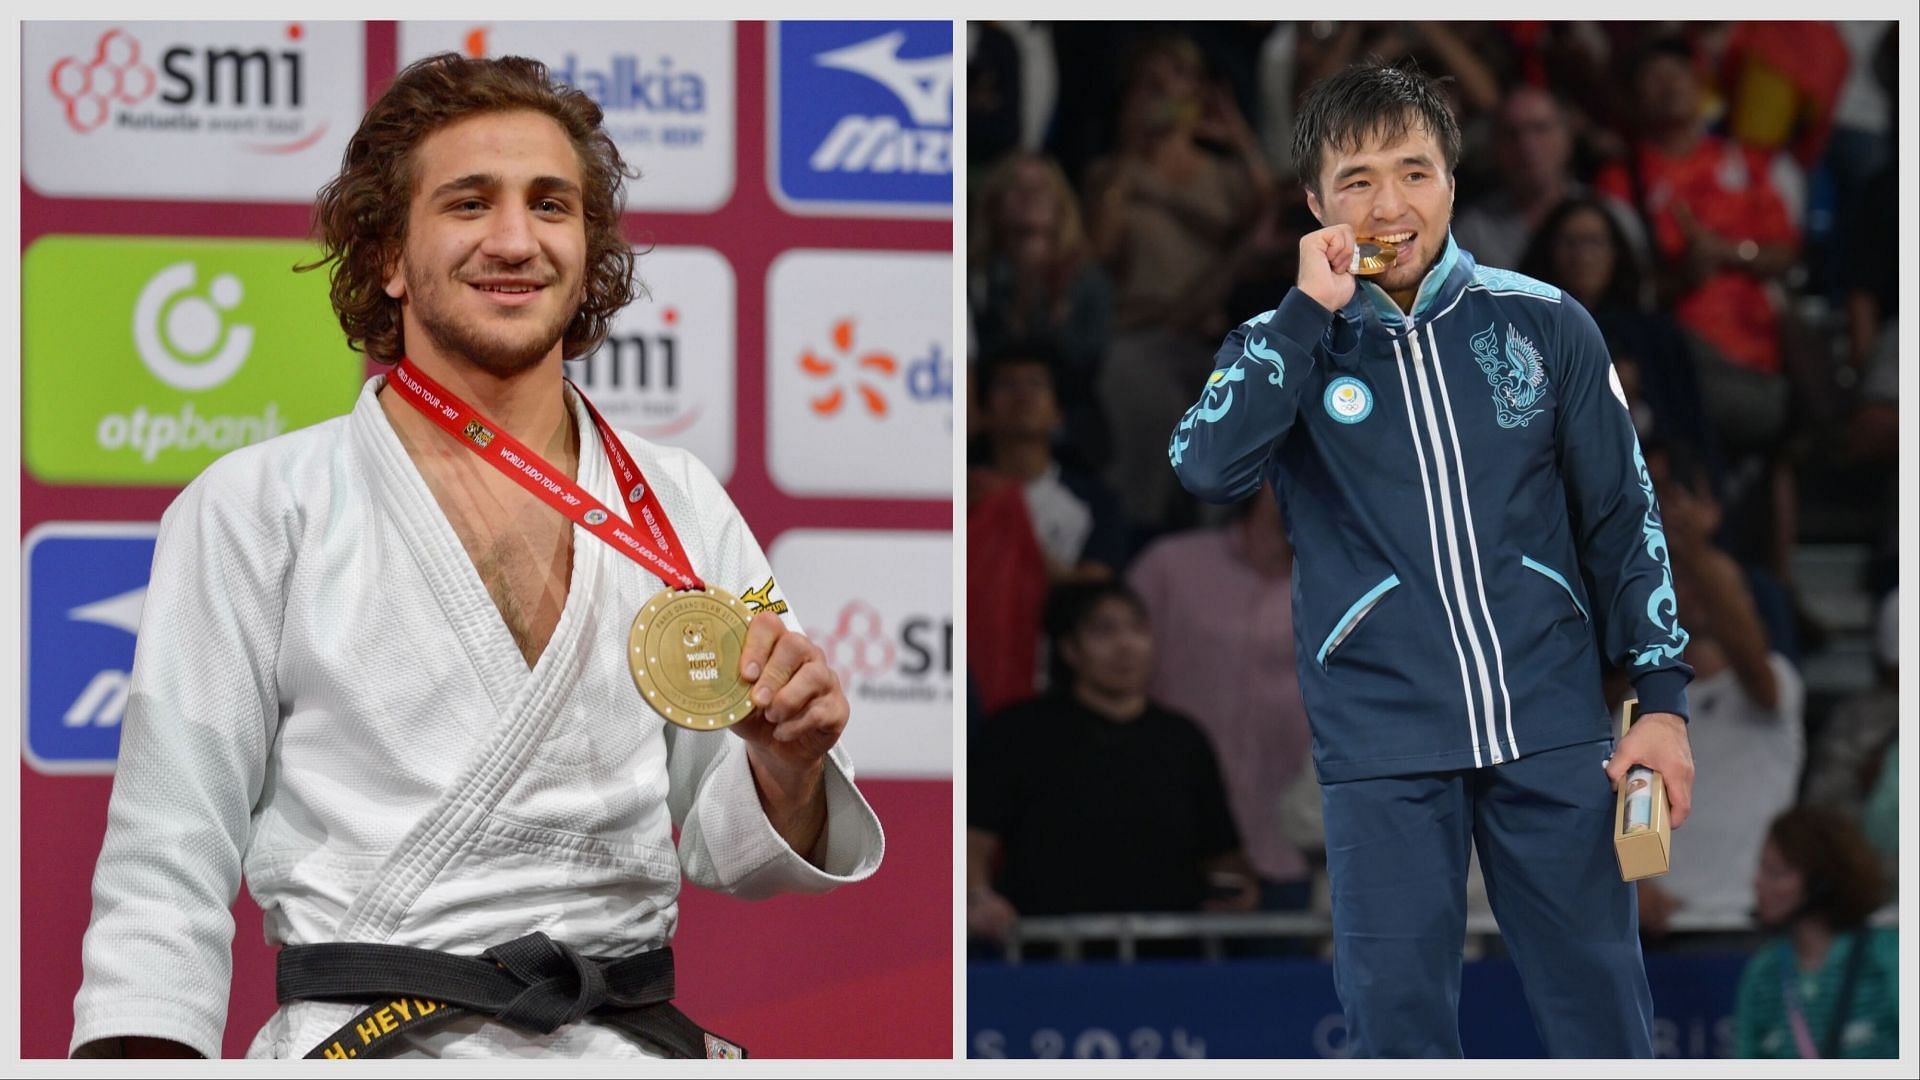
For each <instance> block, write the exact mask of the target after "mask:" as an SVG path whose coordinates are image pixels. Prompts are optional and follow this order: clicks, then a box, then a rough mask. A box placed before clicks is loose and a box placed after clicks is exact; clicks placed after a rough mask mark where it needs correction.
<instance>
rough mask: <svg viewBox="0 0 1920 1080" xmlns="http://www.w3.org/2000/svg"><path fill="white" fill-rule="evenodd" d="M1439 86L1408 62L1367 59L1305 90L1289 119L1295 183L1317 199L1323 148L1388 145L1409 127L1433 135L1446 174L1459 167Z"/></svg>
mask: <svg viewBox="0 0 1920 1080" xmlns="http://www.w3.org/2000/svg"><path fill="white" fill-rule="evenodd" d="M1440 82H1441V80H1438V79H1433V78H1430V77H1428V76H1427V74H1426V73H1425V72H1422V71H1421V70H1420V69H1419V67H1418V66H1416V65H1413V64H1408V65H1407V66H1404V67H1397V66H1391V65H1388V64H1384V63H1382V62H1380V61H1379V60H1375V59H1368V60H1364V61H1362V62H1360V63H1358V64H1354V65H1352V66H1351V67H1348V68H1346V69H1345V70H1343V71H1340V72H1338V73H1336V74H1333V75H1329V76H1327V77H1326V78H1324V79H1322V80H1320V81H1319V82H1317V83H1314V84H1313V85H1312V86H1310V87H1308V88H1307V92H1306V93H1305V94H1303V95H1301V98H1300V111H1299V113H1298V114H1297V115H1295V117H1294V121H1293V164H1294V168H1295V169H1297V170H1298V171H1299V173H1300V180H1301V182H1302V183H1304V184H1305V185H1306V186H1307V188H1308V190H1310V191H1312V192H1313V193H1314V195H1315V196H1316V197H1318V196H1319V195H1320V169H1321V167H1322V165H1323V163H1324V160H1325V155H1326V151H1327V149H1328V148H1333V149H1345V148H1349V147H1358V146H1360V145H1361V144H1362V143H1363V142H1365V141H1366V140H1368V139H1372V138H1379V139H1382V140H1385V141H1388V142H1392V141H1394V140H1397V139H1399V138H1400V137H1401V136H1403V135H1405V134H1406V133H1407V130H1408V129H1409V128H1411V127H1414V126H1419V127H1424V128H1426V129H1427V131H1428V132H1429V133H1430V134H1432V135H1433V138H1434V141H1435V142H1438V143H1439V144H1440V153H1441V154H1442V155H1443V156H1445V157H1446V159H1447V172H1448V174H1452V172H1453V170H1454V166H1456V165H1458V164H1459V163H1460V122H1459V121H1458V120H1456V119H1454V116H1453V109H1452V108H1451V107H1449V106H1448V105H1447V99H1446V95H1445V94H1443V93H1441V91H1440Z"/></svg>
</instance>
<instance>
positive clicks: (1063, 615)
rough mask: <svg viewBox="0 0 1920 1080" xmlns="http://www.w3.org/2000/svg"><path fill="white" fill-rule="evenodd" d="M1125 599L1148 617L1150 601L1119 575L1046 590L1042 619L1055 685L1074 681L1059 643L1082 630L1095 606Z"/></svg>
mask: <svg viewBox="0 0 1920 1080" xmlns="http://www.w3.org/2000/svg"><path fill="white" fill-rule="evenodd" d="M1116 599H1117V600H1122V601H1125V602H1126V604H1127V606H1128V607H1131V608H1133V610H1134V611H1135V612H1137V613H1139V615H1140V617H1141V618H1143V619H1144V618H1148V617H1149V616H1148V613H1147V602H1146V601H1145V600H1142V599H1141V598H1140V594H1139V593H1137V592H1134V591H1133V590H1132V589H1130V588H1128V587H1127V585H1126V583H1125V582H1123V581H1120V580H1119V579H1117V578H1116V579H1113V580H1109V581H1092V582H1074V583H1072V584H1067V585H1056V586H1054V587H1053V589H1052V590H1051V591H1050V592H1048V593H1047V605H1046V611H1045V614H1044V615H1043V616H1042V622H1043V626H1044V629H1045V631H1046V635H1047V644H1048V646H1049V648H1048V650H1047V651H1048V659H1049V661H1050V666H1051V669H1052V670H1051V673H1050V674H1051V683H1052V688H1053V689H1054V690H1056V691H1062V692H1064V691H1066V690H1067V689H1069V688H1070V687H1071V686H1072V684H1073V678H1074V671H1073V668H1071V667H1070V666H1068V664H1067V662H1066V658H1065V657H1063V656H1062V655H1061V651H1062V650H1061V648H1060V643H1061V642H1062V641H1064V640H1066V639H1067V638H1070V637H1072V636H1073V635H1075V634H1077V633H1079V632H1080V628H1081V627H1083V626H1085V625H1086V624H1087V620H1088V619H1089V618H1091V617H1092V616H1093V611H1094V609H1095V608H1097V607H1099V606H1100V605H1101V604H1104V603H1106V602H1107V601H1108V600H1116Z"/></svg>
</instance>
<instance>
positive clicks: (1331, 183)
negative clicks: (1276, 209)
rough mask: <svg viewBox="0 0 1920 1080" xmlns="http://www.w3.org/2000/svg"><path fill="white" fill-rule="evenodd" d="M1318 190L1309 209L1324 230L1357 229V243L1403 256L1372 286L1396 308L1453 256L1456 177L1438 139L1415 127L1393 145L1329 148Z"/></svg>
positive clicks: (1377, 142)
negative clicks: (1443, 258) (1372, 243)
mask: <svg viewBox="0 0 1920 1080" xmlns="http://www.w3.org/2000/svg"><path fill="white" fill-rule="evenodd" d="M1318 187H1319V193H1318V194H1316V193H1315V191H1314V189H1313V188H1311V187H1310V188H1308V190H1307V208H1308V209H1309V210H1312V211H1313V216H1314V217H1316V218H1318V219H1319V220H1320V223H1321V224H1322V225H1351V226H1353V232H1354V235H1355V236H1356V237H1362V238H1372V239H1376V240H1384V241H1388V242H1391V243H1394V244H1395V245H1396V246H1397V247H1398V248H1399V256H1398V257H1397V258H1396V259H1395V260H1394V263H1393V265H1392V266H1391V267H1389V268H1388V269H1387V270H1386V271H1385V272H1384V273H1381V274H1379V275H1377V276H1375V277H1373V278H1371V279H1370V280H1372V281H1373V282H1374V283H1375V284H1376V285H1379V286H1380V287H1381V288H1382V289H1385V290H1386V291H1387V293H1388V294H1389V295H1391V296H1393V297H1394V298H1395V299H1396V300H1400V299H1402V297H1403V296H1404V297H1405V298H1407V300H1410V299H1411V297H1412V296H1413V294H1414V292H1415V291H1416V290H1418V289H1419V288H1420V281H1421V279H1422V278H1424V277H1426V274H1427V271H1428V270H1430V269H1432V268H1433V264H1434V263H1435V262H1436V261H1438V260H1439V258H1440V253H1441V252H1442V251H1445V250H1446V246H1447V225H1448V223H1449V222H1450V221H1452V219H1453V176H1452V174H1451V173H1450V172H1449V171H1448V170H1447V165H1446V157H1445V156H1444V155H1443V154H1442V153H1441V150H1440V144H1439V143H1438V142H1437V141H1435V139H1434V137H1433V135H1432V134H1431V133H1430V132H1428V131H1427V129H1426V128H1425V126H1423V125H1420V124H1417V123H1410V124H1408V125H1407V129H1406V131H1405V133H1403V134H1402V135H1400V136H1399V137H1398V138H1397V139H1394V140H1392V141H1391V142H1389V141H1387V140H1385V139H1382V138H1379V137H1378V136H1370V137H1368V138H1365V139H1362V140H1360V142H1359V144H1358V145H1354V146H1327V147H1325V148H1324V151H1323V153H1322V155H1321V167H1320V177H1319V185H1318ZM1403 306H1404V301H1403Z"/></svg>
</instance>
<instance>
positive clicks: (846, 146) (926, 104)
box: [808, 30, 953, 175]
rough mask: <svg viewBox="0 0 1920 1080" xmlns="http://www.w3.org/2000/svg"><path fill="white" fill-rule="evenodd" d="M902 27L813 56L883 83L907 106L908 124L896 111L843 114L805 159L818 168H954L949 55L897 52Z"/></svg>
mask: <svg viewBox="0 0 1920 1080" xmlns="http://www.w3.org/2000/svg"><path fill="white" fill-rule="evenodd" d="M906 40H907V35H906V33H905V32H904V31H900V30H895V31H893V32H892V33H889V34H883V35H881V36H880V37H877V38H873V39H872V40H870V41H862V42H859V43H857V44H854V45H848V46H846V47H845V48H840V49H832V50H829V51H827V52H823V53H821V54H819V55H818V56H816V57H814V63H816V64H819V65H820V66H822V67H829V68H837V69H839V70H841V71H847V72H851V73H853V74H855V75H863V76H865V77H867V78H869V79H872V80H873V81H874V82H876V83H879V84H880V85H881V86H883V87H885V88H886V90H887V92H888V93H891V94H892V95H893V96H894V97H895V98H897V99H898V100H899V102H900V105H901V107H902V108H904V109H905V110H906V114H907V119H908V121H909V122H910V123H911V124H912V126H911V127H909V126H905V125H902V124H901V123H900V120H899V118H898V117H895V116H890V115H880V116H857V115H856V116H843V117H841V118H840V122H839V123H837V124H835V125H834V126H833V130H832V131H830V132H828V133H827V137H826V138H825V139H823V140H822V141H821V143H820V145H819V146H818V147H816V148H815V149H814V151H813V155H812V156H811V157H810V158H809V159H808V160H809V164H811V165H812V166H813V167H814V168H815V169H818V170H820V171H821V172H877V173H889V172H907V173H922V174H925V175H946V174H948V173H951V172H952V171H953V58H952V57H951V56H950V55H944V54H943V55H940V56H925V57H920V58H918V59H914V60H904V59H901V57H900V49H901V46H902V45H904V44H905V43H906Z"/></svg>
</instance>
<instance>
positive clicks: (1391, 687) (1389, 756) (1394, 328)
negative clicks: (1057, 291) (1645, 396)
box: [1168, 237, 1693, 783]
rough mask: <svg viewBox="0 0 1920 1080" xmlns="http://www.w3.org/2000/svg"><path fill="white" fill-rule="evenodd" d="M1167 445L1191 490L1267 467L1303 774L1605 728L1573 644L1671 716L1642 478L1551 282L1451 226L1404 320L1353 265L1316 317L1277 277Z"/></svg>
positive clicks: (1633, 444)
mask: <svg viewBox="0 0 1920 1080" xmlns="http://www.w3.org/2000/svg"><path fill="white" fill-rule="evenodd" d="M1168 452H1169V455H1170V457H1171V458H1172V461H1173V467H1174V469H1175V471H1176V472H1177V473H1178V474H1179V476H1180V481H1181V483H1182V484H1184V485H1185V486H1186V488H1187V490H1189V491H1191V492H1193V493H1194V494H1196V495H1198V496H1200V497H1202V498H1205V499H1208V500H1210V501H1215V502H1226V501H1232V500H1237V499H1241V498H1244V497H1246V496H1247V495H1250V494H1252V493H1253V492H1254V491H1255V490H1256V489H1257V487H1258V485H1259V484H1260V482H1261V480H1262V478H1263V477H1265V478H1268V479H1270V480H1271V481H1272V483H1273V486H1274V490H1275V492H1276V493H1277V494H1278V496H1279V500H1280V506H1281V509H1282V512H1283V513H1284V515H1285V518H1286V521H1287V525H1288V529H1289V532H1290V534H1291V536H1292V540H1293V544H1294V547H1295V550H1296V558H1295V563H1294V569H1293V618H1294V635H1295V640H1296V642H1297V643H1298V664H1299V669H1300V688H1301V693H1302V696H1303V697H1304V699H1305V702H1306V706H1307V713H1308V716H1309V717H1310V718H1311V720H1312V727H1313V753H1314V764H1315V766H1316V769H1317V770H1318V773H1319V776H1320V779H1321V781H1322V782H1323V783H1336V782H1340V781H1346V780H1359V779H1368V778H1372V777H1381V776H1394V775H1403V774H1409V773H1417V772H1433V771H1441V770H1449V769H1459V768H1467V767H1479V766H1483V765H1491V764H1498V763H1501V762H1506V761H1511V760H1513V759H1516V758H1518V757H1520V756H1521V755H1524V754H1527V753H1529V752H1533V751H1540V750H1549V749H1554V748H1557V747H1563V746H1570V745H1572V744H1575V743H1581V742H1590V741H1594V740H1601V739H1606V738H1608V737H1609V736H1610V735H1612V734H1614V731H1613V724H1612V722H1611V720H1610V718H1609V716H1608V713H1607V710H1606V705H1605V701H1604V697H1603V694H1602V691H1601V687H1600V677H1601V663H1600V658H1599V656H1598V655H1596V651H1595V650H1596V646H1597V647H1598V648H1599V649H1600V650H1601V651H1602V652H1604V654H1605V656H1606V657H1607V658H1608V659H1609V660H1611V661H1613V662H1614V663H1617V664H1621V665H1624V666H1625V667H1626V668H1627V670H1628V672H1629V673H1630V675H1631V677H1632V680H1633V683H1634V685H1635V688H1636V690H1637V691H1638V693H1639V697H1640V703H1641V707H1642V709H1643V710H1644V711H1647V712H1673V713H1678V714H1680V715H1682V716H1685V715H1686V708H1687V706H1686V685H1687V683H1688V681H1689V680H1690V679H1691V678H1692V674H1693V673H1692V669H1691V668H1689V667H1688V666H1687V665H1686V664H1685V663H1683V662H1682V661H1681V659H1680V655H1681V651H1682V649H1683V648H1684V647H1685V646H1686V643H1687V634H1686V632H1685V631H1684V630H1682V629H1681V627H1680V625H1679V622H1678V620H1677V613H1676V610H1675V603H1674V594H1673V576H1672V573H1671V570H1670V569H1669V566H1668V561H1667V544H1666V536H1665V534H1664V533H1663V532H1662V530H1661V526H1660V517H1659V510H1658V507H1657V506H1656V504H1655V500H1654V496H1653V485H1652V482H1651V480H1650V479H1649V477H1648V475H1647V469H1646V463H1645V461H1644V460H1643V459H1642V457H1641V454H1640V446H1639V441H1638V439H1637V438H1636V437H1635V435H1634V431H1633V424H1632V421H1631V420H1630V419H1629V417H1628V414H1627V409H1626V407H1625V403H1624V398H1623V396H1622V394H1621V391H1620V387H1619V382H1618V380H1617V379H1615V378H1614V376H1613V367H1612V364H1611V362H1610V361H1609V359H1608V356H1607V351H1606V345H1605V343H1604V341H1603V340H1602V338H1601V336H1600V331H1599V330H1598V329H1597V328H1596V327H1595V325H1594V322H1593V318H1592V317H1591V316H1590V315H1588V314H1587V312H1586V310H1585V309H1584V308H1582V307H1581V306H1580V305H1579V304H1578V303H1576V302H1575V301H1574V300H1573V298H1571V297H1569V296H1566V295H1564V294H1563V293H1562V292H1561V291H1560V290H1559V289H1556V288H1554V287H1553V286H1550V285H1547V284H1544V283H1542V282H1539V281H1535V280H1533V279H1532V278H1528V277H1524V276H1522V275H1520V274H1516V273H1513V272H1511V271H1507V270H1496V269H1493V268H1491V267H1482V266H1477V265H1475V264H1474V261H1473V258H1472V256H1471V255H1469V254H1468V253H1467V252H1465V251H1463V250H1461V249H1460V248H1459V247H1458V246H1456V245H1455V244H1454V242H1453V240H1452V238H1451V237H1449V238H1448V240H1447V249H1446V252H1445V254H1444V255H1443V256H1442V258H1441V260H1440V261H1439V262H1438V263H1437V264H1436V265H1435V267H1434V269H1433V270H1432V271H1431V272H1430V273H1429V274H1428V275H1427V277H1426V279H1425V281H1424V282H1423V283H1422V284H1421V287H1420V291H1419V294H1418V297H1417V299H1416V301H1415V303H1414V307H1413V313H1412V315H1411V316H1408V315H1405V314H1403V313H1402V312H1401V311H1400V310H1399V308H1398V307H1397V306H1396V305H1394V304H1393V302H1392V301H1391V300H1389V299H1388V298H1387V297H1386V294H1385V293H1383V292H1382V291H1381V290H1380V289H1379V288H1378V287H1377V286H1375V285H1373V284H1372V283H1370V282H1365V281H1363V282H1361V283H1360V285H1359V287H1358V288H1357V289H1356V290H1355V293H1354V297H1353V300H1352V301H1351V302H1350V303H1348V304H1347V305H1346V306H1345V307H1344V308H1343V309H1341V310H1340V311H1338V312H1330V311H1328V310H1326V309H1325V308H1323V307H1321V306H1320V305H1319V304H1318V303H1317V302H1315V301H1314V300H1313V299H1312V298H1311V297H1309V296H1307V295H1306V294H1305V293H1303V292H1301V291H1300V290H1299V289H1294V290H1292V291H1291V292H1289V293H1288V294H1287V296H1286V298H1285V300H1283V301H1282V302H1281V304H1280V306H1279V307H1278V308H1277V309H1275V310H1273V311H1269V312H1266V313H1264V314H1262V315H1258V316H1255V317H1254V318H1252V319H1249V320H1247V321H1246V322H1245V323H1244V324H1242V325H1241V326H1239V327H1238V328H1236V329H1235V330H1234V331H1233V332H1232V333H1231V334H1229V335H1228V336H1227V340H1226V343H1225V344H1224V345H1222V346H1221V348H1220V351H1219V354H1218V355H1217V356H1216V357H1215V368H1214V371H1213V373H1212V375H1211V376H1210V377H1209V378H1208V381H1207V385H1206V389H1205V391H1204V392H1203V393H1202V395H1201V398H1200V400H1199V401H1198V402H1197V403H1195V405H1194V406H1193V408H1191V409H1190V410H1188V411H1187V413H1186V415H1185V416H1184V417H1183V418H1182V419H1181V421H1180V423H1179V425H1178V427H1176V428H1175V430H1174V432H1173V437H1172V440H1171V443H1170V445H1169V448H1168ZM1233 602H1234V600H1233V598H1232V597H1222V598H1221V603H1222V605H1231V604H1232V603H1233Z"/></svg>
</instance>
